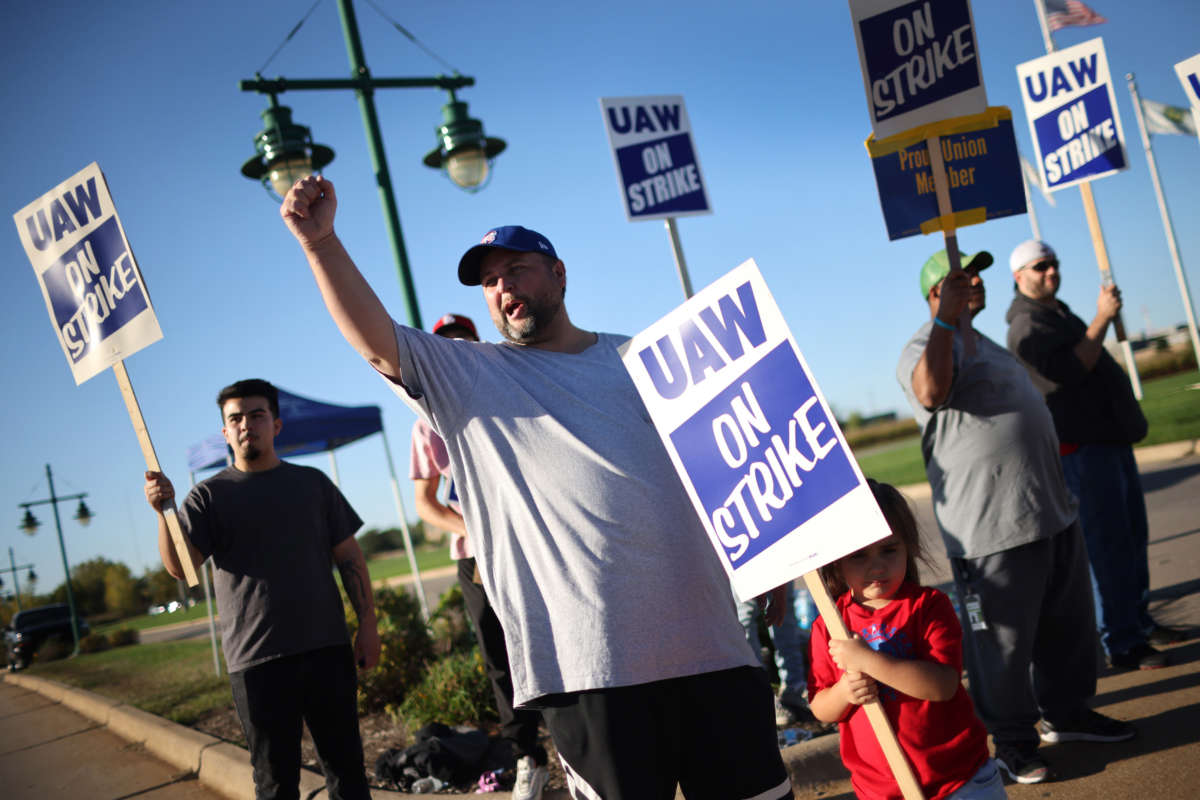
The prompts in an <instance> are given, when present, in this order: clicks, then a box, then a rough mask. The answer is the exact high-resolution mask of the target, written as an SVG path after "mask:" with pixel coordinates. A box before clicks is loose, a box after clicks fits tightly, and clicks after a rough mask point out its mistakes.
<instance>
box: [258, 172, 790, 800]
mask: <svg viewBox="0 0 1200 800" xmlns="http://www.w3.org/2000/svg"><path fill="white" fill-rule="evenodd" d="M335 209H336V197H335V195H334V191H333V186H332V184H331V183H330V182H329V181H328V180H326V179H325V178H322V177H319V176H312V177H308V178H304V179H302V180H300V181H298V182H297V183H296V185H295V186H294V187H293V188H292V190H291V191H290V192H289V193H288V195H287V197H286V198H285V200H284V203H283V206H282V208H281V214H282V215H283V218H284V220H285V222H286V223H287V225H288V227H289V228H290V229H291V231H292V233H293V234H294V235H295V236H296V238H297V240H298V241H299V242H300V244H301V246H302V248H303V250H304V253H305V255H306V257H307V258H308V261H309V265H310V266H311V268H312V270H313V273H314V276H315V277H316V279H317V285H318V287H319V288H320V290H321V294H322V296H323V298H324V300H325V304H326V306H327V307H328V309H329V311H330V313H331V315H332V316H333V318H334V321H335V322H336V323H337V324H338V327H339V328H340V330H341V331H342V334H343V335H344V336H345V337H346V339H347V340H348V341H349V342H350V344H351V345H352V346H354V348H355V349H356V350H358V351H359V353H360V354H362V355H363V357H364V358H366V359H367V361H368V362H369V363H370V364H371V365H372V366H373V367H374V368H375V369H376V370H378V371H379V373H380V374H381V375H383V376H384V378H386V379H387V380H388V382H389V383H390V384H391V385H392V387H393V389H394V390H395V392H396V394H397V395H398V396H399V397H400V398H401V399H402V400H403V401H404V402H405V403H406V404H408V405H409V407H410V408H412V409H413V410H414V411H416V413H417V414H419V415H420V416H421V417H422V418H424V419H425V420H427V421H428V422H429V423H430V424H431V425H432V427H433V428H434V430H435V431H437V433H438V434H439V435H440V436H441V437H442V439H443V440H444V441H445V444H446V450H447V453H448V455H449V458H450V465H451V469H452V470H453V473H454V476H455V480H456V484H457V488H458V494H459V501H460V503H461V506H462V511H463V516H464V518H465V520H466V528H467V530H469V531H471V535H472V537H473V539H472V546H473V547H474V549H475V555H476V559H477V562H478V565H479V570H480V576H481V578H482V580H483V584H484V588H485V590H486V591H487V594H488V596H489V597H490V598H491V599H492V603H493V605H494V607H495V610H496V614H497V616H498V617H499V618H500V623H501V627H502V628H503V629H504V635H505V639H506V641H507V645H508V654H509V661H510V666H511V668H512V669H511V672H512V678H513V688H514V695H515V697H514V701H515V703H516V704H517V705H525V706H529V707H536V708H540V709H542V711H543V716H544V718H545V720H546V724H547V726H548V727H549V729H550V733H551V735H552V736H553V738H554V742H555V745H556V746H557V749H558V752H559V757H560V759H561V760H562V762H563V767H564V772H565V773H566V775H567V779H568V782H569V783H570V784H571V787H572V789H573V794H574V795H575V796H588V797H595V796H599V797H604V798H610V799H616V798H622V797H638V798H642V797H663V798H669V797H671V796H672V795H673V793H674V790H675V785H676V782H678V783H679V784H680V785H681V786H682V787H683V791H684V793H685V794H689V793H692V794H697V793H705V794H707V795H708V796H714V797H761V798H763V800H771V799H772V798H778V797H788V796H791V786H790V782H789V780H788V777H787V773H786V770H785V769H784V768H783V763H782V760H781V759H780V756H779V748H778V745H777V742H776V738H775V725H774V713H773V703H772V697H771V690H770V687H769V685H768V684H767V682H766V678H765V675H764V673H763V671H762V670H761V669H758V668H757V662H756V660H755V658H754V654H753V653H752V652H751V651H750V648H749V646H748V645H747V643H746V639H745V636H744V635H743V633H742V629H741V626H740V625H739V624H738V620H737V615H736V613H735V611H734V605H733V600H732V598H731V597H730V593H729V582H728V579H727V578H726V576H725V573H724V570H723V569H722V567H721V565H720V562H719V561H718V559H717V556H716V553H715V552H714V551H713V549H712V546H711V545H710V544H709V541H708V538H707V536H706V535H705V533H704V529H703V527H702V526H701V524H700V521H699V519H698V517H697V516H696V514H695V512H694V511H693V510H692V508H691V506H690V503H689V502H688V498H687V495H686V493H685V491H684V489H683V486H682V484H681V482H680V480H679V478H678V476H677V475H676V473H675V471H674V469H673V468H672V465H671V462H670V458H669V457H668V456H667V453H666V449H665V448H664V446H663V445H662V442H661V440H660V439H659V437H658V435H657V433H656V432H655V430H654V427H653V425H652V424H651V422H650V420H649V415H648V414H647V412H646V409H645V407H644V406H643V404H642V402H641V399H640V397H639V396H638V394H637V391H636V389H635V388H634V386H633V382H632V380H631V378H630V377H629V375H628V373H627V372H626V371H625V368H624V366H623V364H622V362H621V358H620V355H619V353H618V347H619V346H620V345H621V344H623V343H624V342H625V341H626V340H627V337H624V336H614V335H612V334H603V333H601V334H597V333H593V332H591V331H586V330H583V329H581V328H578V327H576V326H575V325H574V324H573V323H572V322H571V320H570V318H569V316H568V315H567V311H566V307H565V305H564V303H563V296H564V294H565V292H566V269H565V267H564V265H563V262H562V261H561V260H560V259H559V258H558V256H557V253H556V252H555V250H554V247H553V246H552V245H551V244H550V242H549V240H547V239H546V237H544V236H542V235H541V234H538V233H536V232H534V231H530V230H527V229H525V228H521V227H519V226H506V227H502V228H497V229H495V230H493V231H490V232H489V233H488V234H487V235H486V236H485V237H484V239H483V241H482V242H481V243H480V244H478V245H476V246H474V247H472V248H471V249H470V250H468V251H467V253H466V255H464V256H463V258H462V260H461V261H460V263H459V272H458V275H459V280H460V281H461V282H462V283H464V284H466V285H478V286H482V287H483V296H484V300H485V302H486V303H487V306H488V310H489V312H490V314H491V317H492V321H493V322H494V323H495V325H496V327H497V329H498V330H499V331H500V333H501V334H503V336H504V338H505V340H506V341H505V342H503V343H501V344H491V343H487V342H462V341H451V340H447V339H443V338H442V337H438V336H433V335H430V334H427V333H424V332H422V331H419V330H415V329H412V328H408V327H404V326H401V325H396V324H395V323H393V321H392V320H391V318H390V317H389V316H388V314H387V311H386V310H385V309H384V308H383V305H382V304H381V303H380V302H379V300H378V298H377V297H376V296H375V294H374V292H372V291H371V288H370V287H369V286H368V285H367V284H366V282H365V280H364V279H363V277H362V275H361V274H360V273H359V272H358V269H357V268H356V267H355V265H354V263H353V262H352V261H351V260H350V257H349V256H348V254H347V253H346V251H345V249H344V248H343V247H342V245H341V243H340V241H339V240H338V239H337V236H336V234H335V233H334V231H333V218H334V212H335ZM720 764H725V765H729V766H728V767H723V768H715V767H714V765H720Z"/></svg>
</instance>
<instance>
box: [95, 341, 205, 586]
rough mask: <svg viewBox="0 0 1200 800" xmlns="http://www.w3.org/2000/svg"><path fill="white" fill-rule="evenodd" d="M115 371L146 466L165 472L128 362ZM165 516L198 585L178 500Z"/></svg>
mask: <svg viewBox="0 0 1200 800" xmlns="http://www.w3.org/2000/svg"><path fill="white" fill-rule="evenodd" d="M112 369H113V374H114V375H116V376H117V385H118V386H120V387H121V397H122V398H124V400H125V408H126V409H128V410H129V421H130V422H132V423H133V432H134V433H136V434H137V439H138V444H139V445H141V447H142V456H143V457H144V458H145V459H146V469H148V470H151V471H152V472H162V469H161V468H160V467H159V465H158V456H157V455H155V453H154V444H153V443H152V442H151V441H150V431H149V429H147V428H146V421H145V420H144V419H143V418H142V409H141V406H139V405H138V401H137V396H136V395H135V394H134V393H133V384H131V383H130V382H129V373H128V372H126V371H125V362H124V361H117V362H116V363H115V364H113V368H112ZM162 512H163V516H164V517H165V518H166V520H167V530H168V531H169V532H170V534H171V542H172V544H174V545H175V553H176V554H177V555H178V556H179V563H180V564H181V565H182V566H183V574H184V577H185V578H187V585H188V586H198V585H199V584H200V578H199V577H197V575H196V567H195V565H194V564H192V557H191V555H190V554H189V553H188V548H187V542H186V541H185V540H184V538H183V528H181V527H179V517H178V515H177V514H176V513H175V502H174V501H171V502H170V503H164V504H163V509H162Z"/></svg>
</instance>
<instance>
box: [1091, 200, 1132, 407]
mask: <svg viewBox="0 0 1200 800" xmlns="http://www.w3.org/2000/svg"><path fill="white" fill-rule="evenodd" d="M1079 196H1080V198H1082V199H1083V213H1084V215H1085V216H1086V217H1087V224H1088V231H1089V232H1090V233H1091V234H1092V249H1093V250H1095V251H1096V264H1097V265H1098V266H1099V267H1100V283H1101V284H1102V285H1104V286H1109V285H1110V284H1112V283H1113V275H1112V266H1111V265H1110V264H1109V263H1108V248H1107V247H1106V246H1105V244H1104V231H1103V230H1102V229H1101V228H1100V214H1099V212H1097V211H1096V198H1095V197H1093V196H1092V183H1091V181H1084V182H1083V183H1081V184H1079ZM1113 332H1114V333H1116V334H1117V341H1118V342H1120V343H1121V350H1122V351H1124V353H1125V366H1126V367H1128V368H1129V382H1130V383H1131V384H1132V385H1133V394H1134V397H1136V398H1137V399H1138V400H1141V399H1142V381H1141V379H1140V378H1139V377H1138V373H1137V364H1136V363H1134V360H1133V348H1132V347H1131V346H1130V345H1129V340H1128V339H1126V338H1125V321H1124V320H1122V319H1121V312H1120V311H1118V312H1117V316H1116V318H1115V319H1114V320H1113Z"/></svg>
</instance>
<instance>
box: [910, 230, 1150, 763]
mask: <svg viewBox="0 0 1200 800" xmlns="http://www.w3.org/2000/svg"><path fill="white" fill-rule="evenodd" d="M962 264H963V269H961V270H956V271H953V272H952V271H951V270H950V263H949V260H948V258H947V255H946V252H945V251H944V250H943V251H940V252H938V253H935V254H934V255H933V256H931V257H930V258H929V260H927V261H926V262H925V264H924V266H923V267H922V268H921V273H920V284H921V297H922V299H923V300H924V301H925V303H926V304H927V306H928V309H929V316H930V319H929V321H928V322H926V323H925V324H924V325H922V326H921V328H920V329H919V330H918V331H917V333H916V334H915V335H914V336H913V338H912V339H911V340H910V341H909V342H908V344H907V345H905V347H904V351H903V353H902V354H901V356H900V363H899V366H898V367H897V370H896V377H897V379H898V380H899V381H900V385H901V387H902V388H903V389H904V393H905V395H906V396H907V397H908V401H909V404H910V405H911V406H912V410H913V414H914V416H915V417H916V420H917V423H918V424H919V425H920V426H921V430H922V437H921V450H922V454H923V455H924V458H925V474H926V475H927V476H928V477H929V483H930V486H931V488H932V489H933V507H934V514H935V516H936V518H937V523H938V528H939V529H940V530H941V533H942V540H943V541H944V542H945V545H946V552H947V555H949V557H950V567H951V570H952V572H953V573H954V586H955V590H956V592H957V593H958V596H959V599H960V601H961V603H962V606H963V611H964V612H965V613H962V614H961V615H960V616H961V618H962V622H963V626H964V631H963V633H964V635H963V660H964V662H965V664H966V667H967V674H968V676H969V678H970V692H971V697H972V698H973V699H974V701H975V707H976V710H977V711H978V712H979V717H980V719H982V720H983V722H984V724H985V725H986V726H987V728H988V732H989V733H991V735H992V739H993V742H994V743H995V750H996V762H997V764H998V765H999V766H1000V768H1001V769H1002V770H1003V771H1004V772H1005V773H1006V774H1007V775H1008V776H1009V777H1010V778H1011V779H1013V780H1015V781H1017V782H1018V783H1041V782H1042V781H1044V780H1046V779H1047V778H1048V777H1050V768H1049V765H1048V764H1047V763H1046V761H1045V760H1044V759H1043V758H1042V757H1041V756H1040V755H1039V754H1038V740H1039V738H1040V739H1041V740H1042V741H1046V742H1060V741H1068V740H1082V741H1101V742H1115V741H1121V740H1123V739H1128V738H1130V737H1132V736H1133V735H1134V733H1135V731H1134V729H1133V726H1131V725H1130V724H1129V723H1127V722H1122V721H1120V720H1115V719H1111V718H1109V717H1106V716H1104V715H1102V714H1098V713H1097V712H1095V711H1093V710H1091V709H1090V708H1088V703H1089V701H1090V700H1091V699H1092V697H1093V696H1094V695H1095V693H1096V655H1095V638H1094V634H1093V633H1092V626H1093V624H1094V621H1093V616H1094V612H1093V610H1092V598H1091V587H1090V586H1089V585H1088V566H1087V554H1086V552H1085V547H1084V544H1083V536H1082V534H1081V533H1080V531H1079V523H1078V518H1077V514H1076V511H1075V504H1074V502H1073V501H1072V499H1071V496H1070V494H1069V493H1068V491H1067V487H1066V483H1065V482H1064V480H1063V474H1062V466H1061V465H1060V464H1059V461H1058V438H1057V436H1056V435H1055V433H1054V422H1053V420H1052V419H1051V418H1050V413H1049V411H1048V410H1047V409H1046V404H1045V403H1044V402H1043V401H1042V398H1041V395H1040V394H1039V393H1038V391H1037V389H1035V388H1034V386H1033V382H1032V381H1031V380H1030V378H1029V374H1028V373H1027V372H1026V371H1025V369H1024V368H1023V367H1022V366H1021V364H1020V363H1019V362H1018V361H1017V360H1016V359H1015V358H1013V356H1012V354H1011V353H1009V352H1008V351H1007V350H1005V349H1004V348H1003V347H1001V346H1000V345H998V344H996V343H995V342H993V341H992V340H991V339H989V338H987V337H986V336H984V335H983V334H981V333H979V332H978V331H976V330H975V329H974V327H969V326H968V327H966V328H965V330H966V335H967V336H970V337H972V338H973V340H974V344H975V352H974V354H973V355H971V356H967V355H966V348H965V347H964V342H963V334H962V333H961V332H960V331H961V330H963V329H961V328H960V327H959V320H960V318H961V317H962V316H963V315H964V314H965V315H967V316H966V319H968V320H973V319H974V317H975V315H977V314H978V313H979V312H980V311H982V310H983V308H984V305H985V302H986V294H985V292H984V288H983V279H982V278H981V277H980V275H979V273H980V272H981V271H982V270H984V269H986V268H987V267H989V266H991V264H992V256H991V254H989V253H987V252H979V253H975V254H974V255H967V254H964V255H963V256H962ZM1039 717H1040V720H1039Z"/></svg>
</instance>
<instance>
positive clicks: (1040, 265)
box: [1025, 258, 1058, 272]
mask: <svg viewBox="0 0 1200 800" xmlns="http://www.w3.org/2000/svg"><path fill="white" fill-rule="evenodd" d="M1051 267H1054V268H1055V269H1058V259H1056V258H1048V259H1046V260H1045V261H1039V262H1037V263H1036V264H1030V265H1029V266H1028V267H1025V269H1031V270H1033V271H1034V272H1045V271H1046V270H1048V269H1050V268H1051Z"/></svg>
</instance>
